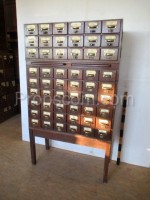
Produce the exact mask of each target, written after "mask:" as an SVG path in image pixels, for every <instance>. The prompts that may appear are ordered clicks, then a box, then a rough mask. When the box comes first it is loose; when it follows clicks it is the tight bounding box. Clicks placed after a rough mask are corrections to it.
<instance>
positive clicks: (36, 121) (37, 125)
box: [29, 118, 41, 128]
mask: <svg viewBox="0 0 150 200" xmlns="http://www.w3.org/2000/svg"><path fill="white" fill-rule="evenodd" d="M29 125H30V127H33V128H34V127H35V128H40V127H41V124H40V120H39V119H33V118H31V119H30V120H29Z"/></svg>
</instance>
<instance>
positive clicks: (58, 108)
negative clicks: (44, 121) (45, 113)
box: [54, 103, 67, 113]
mask: <svg viewBox="0 0 150 200" xmlns="http://www.w3.org/2000/svg"><path fill="white" fill-rule="evenodd" d="M66 111H67V106H66V105H64V104H63V103H55V104H54V112H55V113H66Z"/></svg>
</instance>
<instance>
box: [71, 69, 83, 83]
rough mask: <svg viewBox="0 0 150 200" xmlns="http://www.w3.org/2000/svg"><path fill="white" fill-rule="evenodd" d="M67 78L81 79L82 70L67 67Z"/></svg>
mask: <svg viewBox="0 0 150 200" xmlns="http://www.w3.org/2000/svg"><path fill="white" fill-rule="evenodd" d="M68 78H69V79H75V80H81V79H82V70H81V69H68Z"/></svg>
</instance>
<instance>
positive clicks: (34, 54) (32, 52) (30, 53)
mask: <svg viewBox="0 0 150 200" xmlns="http://www.w3.org/2000/svg"><path fill="white" fill-rule="evenodd" d="M38 57H39V52H38V48H26V58H38Z"/></svg>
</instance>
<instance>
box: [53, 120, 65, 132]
mask: <svg viewBox="0 0 150 200" xmlns="http://www.w3.org/2000/svg"><path fill="white" fill-rule="evenodd" d="M54 130H55V131H59V132H66V124H64V123H60V122H56V123H54Z"/></svg>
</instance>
